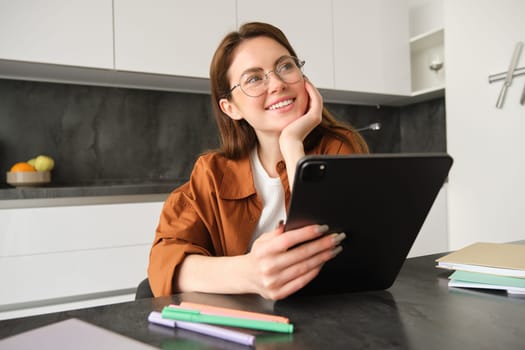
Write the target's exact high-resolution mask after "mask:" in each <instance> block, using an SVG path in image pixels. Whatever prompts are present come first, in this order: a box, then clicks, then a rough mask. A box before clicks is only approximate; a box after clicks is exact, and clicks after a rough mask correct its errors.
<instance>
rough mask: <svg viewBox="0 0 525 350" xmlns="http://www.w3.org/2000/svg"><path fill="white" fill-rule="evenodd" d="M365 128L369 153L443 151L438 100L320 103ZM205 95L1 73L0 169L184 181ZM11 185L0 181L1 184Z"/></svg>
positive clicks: (100, 180)
mask: <svg viewBox="0 0 525 350" xmlns="http://www.w3.org/2000/svg"><path fill="white" fill-rule="evenodd" d="M326 106H327V108H328V109H329V110H330V111H331V112H332V113H333V114H335V115H336V116H337V117H339V118H340V119H341V120H344V121H346V122H349V123H351V124H352V125H353V126H355V127H357V128H359V127H364V126H367V125H369V124H370V123H373V122H380V123H381V125H382V128H381V129H380V130H377V131H363V136H364V137H365V139H366V140H367V142H368V143H369V146H370V149H371V151H372V152H373V153H400V152H403V153H404V152H444V151H446V132H445V107H444V106H445V103H444V99H443V98H439V99H436V100H431V101H427V102H423V103H418V104H414V105H409V106H404V107H381V108H376V107H375V106H372V107H371V106H356V105H345V104H332V103H327V104H326ZM218 142H219V141H218V134H217V128H216V126H215V121H214V119H213V114H212V110H211V106H210V96H209V95H206V94H191V93H180V92H165V91H151V90H139V89H124V88H112V87H99V86H82V85H73V84H57V83H43V82H28V81H18V80H7V79H0V171H1V172H2V173H4V174H5V172H6V171H8V170H9V168H10V167H11V165H12V164H14V163H16V162H19V161H26V160H28V159H29V158H32V157H34V156H36V155H38V154H47V155H50V156H52V157H53V158H54V159H55V161H56V167H55V170H53V186H72V185H75V186H76V185H84V184H85V185H92V184H122V183H158V182H164V181H173V180H182V179H186V178H187V177H188V176H189V174H190V172H191V169H192V167H193V162H194V161H195V158H196V157H197V156H198V155H199V154H200V153H201V152H203V151H205V150H208V149H213V148H216V147H217V146H218ZM2 187H3V188H6V187H8V186H7V184H5V183H4V181H0V188H2Z"/></svg>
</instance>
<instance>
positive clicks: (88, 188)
mask: <svg viewBox="0 0 525 350" xmlns="http://www.w3.org/2000/svg"><path fill="white" fill-rule="evenodd" d="M183 183H184V180H173V181H164V182H153V183H136V184H92V185H82V186H80V185H78V186H64V187H58V186H57V187H55V186H43V187H23V188H1V189H0V209H8V208H27V207H46V206H63V205H86V204H108V203H130V202H151V201H163V200H164V199H165V198H166V197H167V196H168V194H169V193H170V192H171V191H173V190H174V189H175V188H177V187H179V186H180V185H182V184H183Z"/></svg>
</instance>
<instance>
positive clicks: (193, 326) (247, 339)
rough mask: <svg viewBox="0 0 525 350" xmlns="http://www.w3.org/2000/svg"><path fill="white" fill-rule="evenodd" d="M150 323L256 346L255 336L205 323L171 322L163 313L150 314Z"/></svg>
mask: <svg viewBox="0 0 525 350" xmlns="http://www.w3.org/2000/svg"><path fill="white" fill-rule="evenodd" d="M148 321H149V322H151V323H155V324H158V325H161V326H166V327H170V328H180V329H185V330H188V331H192V332H197V333H201V334H205V335H209V336H211V337H216V338H220V339H224V340H228V341H232V342H235V343H239V344H243V345H249V346H253V345H254V344H255V336H254V335H251V334H246V333H242V332H237V331H233V330H230V329H226V328H222V327H217V326H212V325H208V324H204V323H195V322H185V321H175V320H169V319H166V318H162V315H161V313H160V312H157V311H152V312H151V313H150V314H149V316H148Z"/></svg>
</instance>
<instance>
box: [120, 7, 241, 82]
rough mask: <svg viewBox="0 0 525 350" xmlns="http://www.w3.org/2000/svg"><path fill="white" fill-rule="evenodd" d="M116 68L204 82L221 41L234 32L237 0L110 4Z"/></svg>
mask: <svg viewBox="0 0 525 350" xmlns="http://www.w3.org/2000/svg"><path fill="white" fill-rule="evenodd" d="M114 11H115V68H116V69H117V70H121V71H132V72H144V73H154V74H166V75H176V76H188V77H199V78H208V76H209V66H210V62H211V58H212V55H213V52H214V51H215V49H216V47H217V46H218V45H219V41H220V40H221V39H222V37H223V36H224V35H225V34H226V33H227V32H229V31H231V30H233V29H235V26H236V18H235V0H223V1H209V0H192V1H187V0H155V1H142V0H114Z"/></svg>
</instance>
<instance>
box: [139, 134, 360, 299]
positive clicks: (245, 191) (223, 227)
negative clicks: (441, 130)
mask: <svg viewBox="0 0 525 350" xmlns="http://www.w3.org/2000/svg"><path fill="white" fill-rule="evenodd" d="M346 136H347V138H348V140H349V141H350V144H349V145H348V144H346V143H343V142H341V141H340V140H337V139H335V138H333V137H328V136H325V137H324V138H323V139H321V142H320V143H319V144H318V145H317V146H316V147H315V148H314V149H313V150H311V151H310V152H308V154H351V153H363V152H366V150H364V149H363V147H362V145H361V144H360V143H359V142H358V141H357V140H356V138H355V137H354V136H353V135H352V133H351V132H346ZM277 171H278V173H279V177H280V178H281V182H282V184H283V188H284V193H285V201H286V205H288V203H289V200H290V186H289V183H288V176H287V172H286V167H285V164H284V162H279V163H278V164H277ZM262 208H263V206H262V203H261V201H260V199H259V197H258V196H257V193H256V191H255V186H254V183H253V174H252V169H251V166H250V157H249V156H247V157H245V158H243V159H240V160H231V159H228V158H225V157H223V156H221V155H220V154H218V153H215V152H212V153H208V154H205V155H203V156H201V157H199V158H198V159H197V161H196V163H195V166H194V168H193V171H192V174H191V176H190V180H189V181H188V182H187V183H185V184H184V185H182V186H181V187H179V188H177V189H176V190H174V191H173V192H172V193H171V194H170V196H169V197H168V198H167V200H166V202H165V203H164V207H163V209H162V213H161V216H160V220H159V225H158V227H157V230H156V234H155V240H154V242H153V246H152V248H151V252H150V261H149V267H148V277H149V281H150V285H151V289H152V291H153V294H154V295H155V296H162V295H170V294H172V293H173V292H174V291H173V276H174V273H175V270H176V268H177V266H178V265H179V264H180V263H181V262H182V261H183V259H184V257H185V256H186V255H188V254H203V255H208V256H235V255H242V254H245V253H247V250H248V246H249V243H250V240H251V238H252V234H253V232H254V230H255V227H256V225H257V222H258V220H259V217H260V215H261V212H262Z"/></svg>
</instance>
